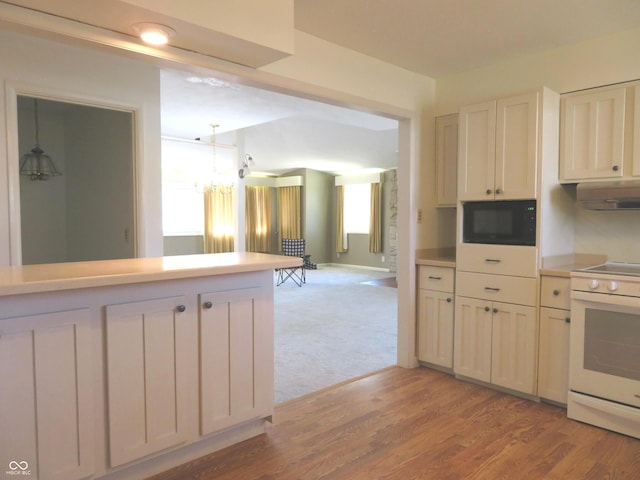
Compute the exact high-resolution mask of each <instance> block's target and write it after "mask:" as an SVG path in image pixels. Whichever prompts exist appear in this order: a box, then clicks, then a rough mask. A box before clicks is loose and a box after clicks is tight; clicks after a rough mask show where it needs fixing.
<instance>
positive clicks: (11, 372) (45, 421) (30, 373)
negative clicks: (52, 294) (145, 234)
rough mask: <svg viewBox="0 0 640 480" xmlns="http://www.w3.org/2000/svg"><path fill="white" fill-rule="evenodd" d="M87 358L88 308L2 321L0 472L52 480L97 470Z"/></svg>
mask: <svg viewBox="0 0 640 480" xmlns="http://www.w3.org/2000/svg"><path fill="white" fill-rule="evenodd" d="M91 359H92V337H91V328H90V320H89V313H88V310H85V309H79V310H71V311H63V312H55V313H46V314H40V315H32V316H23V317H18V318H9V319H0V379H1V382H0V406H1V408H0V447H1V448H0V465H1V467H0V469H2V470H6V471H7V472H12V474H13V475H29V478H41V479H44V478H46V479H53V480H58V479H59V480H73V479H80V478H86V477H88V476H91V475H92V474H93V473H94V471H95V459H94V452H95V442H94V438H95V424H94V415H95V404H94V397H93V381H94V380H93V376H94V372H93V362H92V360H91ZM13 472H16V473H13ZM7 475H9V473H7Z"/></svg>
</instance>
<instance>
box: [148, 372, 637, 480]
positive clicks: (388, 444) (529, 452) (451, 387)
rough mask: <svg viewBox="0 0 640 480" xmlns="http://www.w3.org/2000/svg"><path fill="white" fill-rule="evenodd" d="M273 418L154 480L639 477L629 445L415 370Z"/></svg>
mask: <svg viewBox="0 0 640 480" xmlns="http://www.w3.org/2000/svg"><path fill="white" fill-rule="evenodd" d="M275 420H276V424H275V425H273V426H270V427H269V429H268V431H267V433H266V434H265V435H261V436H259V437H256V438H253V439H250V440H247V441H245V442H243V443H240V444H238V445H235V446H232V447H230V448H227V449H225V450H222V451H220V452H216V453H213V454H211V455H208V456H206V457H203V458H201V459H198V460H196V461H193V462H191V463H189V464H185V465H183V466H181V467H177V468H176V469H173V470H171V471H168V472H165V473H162V474H160V475H157V476H155V477H153V480H178V479H180V480H183V479H200V480H206V479H216V480H219V479H225V480H227V479H242V480H253V479H262V480H266V479H278V480H311V479H331V480H342V479H350V480H352V479H356V480H357V479H363V480H371V479H399V480H410V479H437V480H446V479H452V480H453V479H455V480H458V479H488V480H498V479H517V480H523V479H535V480H543V479H544V480H549V479H550V480H555V479H570V480H578V479H580V480H582V479H610V480H621V479H628V480H632V479H633V480H638V479H640V440H636V439H632V438H630V437H625V436H623V435H619V434H616V433H612V432H608V431H606V430H602V429H599V428H596V427H591V426H588V425H584V424H581V423H578V422H575V421H572V420H568V419H567V418H566V412H565V410H564V409H561V408H559V407H556V406H552V405H546V404H541V403H536V402H532V401H529V400H524V399H520V398H516V397H513V396H511V395H507V394H503V393H500V392H496V391H494V390H491V389H488V388H484V387H479V386H476V385H472V384H470V383H466V382H462V381H458V380H455V379H454V378H453V377H451V376H450V375H447V374H444V373H441V372H437V371H434V370H431V369H426V368H416V369H402V368H399V367H392V368H389V369H385V370H382V371H380V372H377V373H375V374H373V375H371V376H368V377H365V378H362V379H359V380H357V381H354V382H351V383H347V384H343V385H341V386H338V387H334V388H331V389H327V390H325V391H322V392H319V393H315V394H312V395H309V396H306V397H302V398H300V399H296V400H292V401H290V402H288V403H285V404H282V405H279V406H277V407H276V419H275Z"/></svg>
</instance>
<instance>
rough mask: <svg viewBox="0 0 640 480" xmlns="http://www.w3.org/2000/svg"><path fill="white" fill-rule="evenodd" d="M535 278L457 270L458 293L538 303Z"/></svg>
mask: <svg viewBox="0 0 640 480" xmlns="http://www.w3.org/2000/svg"><path fill="white" fill-rule="evenodd" d="M536 285H537V281H536V279H535V278H523V277H511V276H507V275H487V274H483V273H472V272H457V273H456V295H457V296H463V297H471V298H479V299H486V300H491V301H494V300H495V301H497V302H505V303H514V304H517V305H531V306H535V305H536V303H537V302H536V298H537V288H536Z"/></svg>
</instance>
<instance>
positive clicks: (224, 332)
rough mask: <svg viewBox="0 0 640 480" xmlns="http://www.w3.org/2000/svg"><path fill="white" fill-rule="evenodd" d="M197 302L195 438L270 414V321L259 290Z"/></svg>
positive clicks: (207, 297)
mask: <svg viewBox="0 0 640 480" xmlns="http://www.w3.org/2000/svg"><path fill="white" fill-rule="evenodd" d="M199 303H200V321H199V328H200V385H201V387H200V405H201V417H200V433H201V435H208V434H210V433H213V432H215V431H218V430H221V429H224V428H227V427H229V426H231V425H234V424H237V423H240V422H243V421H246V420H250V419H252V418H260V417H264V416H265V415H270V409H271V405H272V403H273V368H272V365H273V352H272V349H271V348H267V347H270V346H272V339H273V323H272V322H270V321H267V319H266V318H265V317H264V315H266V314H267V312H268V311H269V310H268V309H267V308H266V304H265V298H264V295H263V293H262V291H261V290H260V289H258V288H245V289H239V290H231V291H225V292H217V293H206V294H200V302H199ZM221 386H224V387H226V388H221Z"/></svg>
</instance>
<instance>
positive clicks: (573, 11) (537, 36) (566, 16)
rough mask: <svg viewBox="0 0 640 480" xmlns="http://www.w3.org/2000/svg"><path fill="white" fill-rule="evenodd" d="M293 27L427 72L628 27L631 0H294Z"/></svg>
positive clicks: (633, 18)
mask: <svg viewBox="0 0 640 480" xmlns="http://www.w3.org/2000/svg"><path fill="white" fill-rule="evenodd" d="M294 5H295V10H294V13H295V28H296V29H297V30H301V31H303V32H306V33H309V34H310V35H313V36H316V37H319V38H322V39H324V40H327V41H329V42H331V43H335V44H338V45H341V46H343V47H346V48H349V49H351V50H355V51H357V52H361V53H364V54H366V55H369V56H371V57H375V58H378V59H380V60H383V61H385V62H388V63H392V64H394V65H397V66H399V67H402V68H405V69H407V70H411V71H414V72H417V73H420V74H423V75H427V76H429V77H433V78H440V77H443V76H445V75H450V74H454V73H459V72H462V71H465V70H470V69H474V68H479V67H483V66H487V65H491V64H494V63H497V62H501V61H504V60H508V59H510V58H515V57H519V56H522V55H526V54H531V53H535V52H540V51H544V50H547V49H550V48H555V47H558V46H561V45H567V44H571V43H576V42H580V41H583V40H587V39H590V38H596V37H600V36H603V35H607V34H611V33H615V32H619V31H622V30H627V29H629V28H634V27H638V26H639V25H640V1H638V0H348V1H345V0H322V1H319V0H294Z"/></svg>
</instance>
